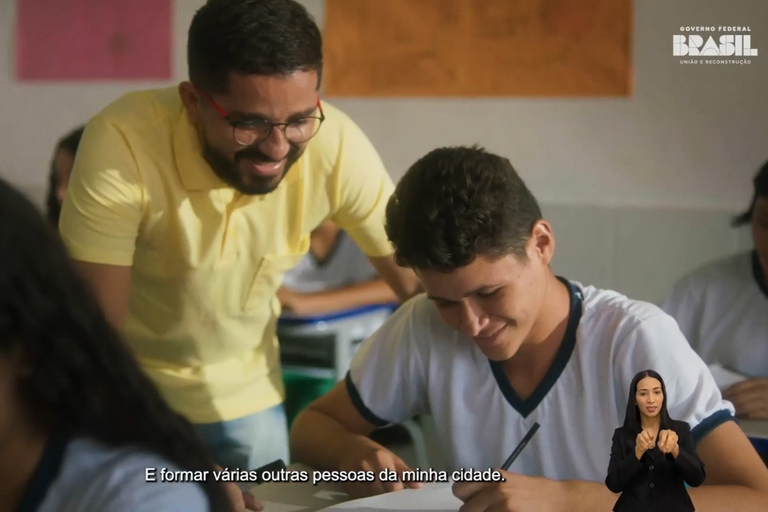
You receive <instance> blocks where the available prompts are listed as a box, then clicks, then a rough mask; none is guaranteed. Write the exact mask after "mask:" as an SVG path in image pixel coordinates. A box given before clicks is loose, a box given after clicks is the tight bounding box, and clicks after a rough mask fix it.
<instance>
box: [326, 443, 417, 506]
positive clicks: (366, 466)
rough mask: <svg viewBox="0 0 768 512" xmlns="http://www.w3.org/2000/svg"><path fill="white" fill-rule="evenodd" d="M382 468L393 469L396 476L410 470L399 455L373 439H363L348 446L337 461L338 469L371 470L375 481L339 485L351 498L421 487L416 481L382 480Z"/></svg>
mask: <svg viewBox="0 0 768 512" xmlns="http://www.w3.org/2000/svg"><path fill="white" fill-rule="evenodd" d="M384 469H390V470H392V471H395V472H396V473H397V474H398V476H400V475H402V473H403V471H410V470H411V469H410V468H409V467H408V465H407V464H406V463H405V462H403V460H402V459H401V458H400V457H398V456H397V455H395V454H394V453H392V452H391V451H389V450H387V449H386V448H384V447H383V446H381V445H379V444H377V443H375V442H373V441H370V440H365V441H364V442H361V443H360V444H359V445H358V446H354V447H350V449H349V450H348V451H347V453H346V455H345V456H344V457H343V458H342V459H341V461H340V462H339V470H340V471H373V472H374V474H375V475H376V479H375V481H373V482H343V483H342V484H341V487H342V489H344V491H345V492H346V493H347V494H349V496H350V497H352V498H365V497H368V496H374V495H376V494H384V493H387V492H393V491H401V490H403V489H405V488H409V489H418V488H419V487H421V484H420V483H418V482H402V481H397V482H382V481H381V480H380V479H379V472H381V471H382V470H384Z"/></svg>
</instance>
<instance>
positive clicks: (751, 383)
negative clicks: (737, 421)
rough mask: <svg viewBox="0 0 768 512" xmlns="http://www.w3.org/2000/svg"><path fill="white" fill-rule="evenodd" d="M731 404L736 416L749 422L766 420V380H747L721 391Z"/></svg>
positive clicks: (767, 401) (767, 398) (767, 391)
mask: <svg viewBox="0 0 768 512" xmlns="http://www.w3.org/2000/svg"><path fill="white" fill-rule="evenodd" d="M723 398H725V399H726V400H728V401H729V402H731V403H732V404H733V407H734V408H735V409H736V416H738V417H740V418H745V419H749V420H768V379H749V380H745V381H744V382H739V383H738V384H734V385H733V386H731V387H729V388H728V389H726V390H725V391H723Z"/></svg>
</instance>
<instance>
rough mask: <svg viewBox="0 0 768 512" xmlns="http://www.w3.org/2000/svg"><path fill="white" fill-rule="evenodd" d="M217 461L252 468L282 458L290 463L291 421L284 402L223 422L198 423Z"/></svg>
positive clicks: (240, 468) (223, 464)
mask: <svg viewBox="0 0 768 512" xmlns="http://www.w3.org/2000/svg"><path fill="white" fill-rule="evenodd" d="M195 427H196V428H197V431H198V432H199V433H200V435H201V436H202V437H203V441H205V444H206V446H207V447H208V450H209V451H210V452H211V455H212V456H213V460H214V462H216V464H218V465H219V466H221V467H223V468H229V469H239V470H251V469H258V468H260V467H261V466H264V465H266V464H269V463H270V462H274V461H276V460H277V459H282V460H283V461H284V462H285V463H286V464H288V462H289V461H288V456H289V454H288V421H287V420H286V417H285V408H284V407H283V405H282V404H280V405H277V406H275V407H272V408H271V409H267V410H265V411H261V412H257V413H256V414H251V415H250V416H244V417H242V418H238V419H236V420H231V421H222V422H220V423H205V424H197V425H195Z"/></svg>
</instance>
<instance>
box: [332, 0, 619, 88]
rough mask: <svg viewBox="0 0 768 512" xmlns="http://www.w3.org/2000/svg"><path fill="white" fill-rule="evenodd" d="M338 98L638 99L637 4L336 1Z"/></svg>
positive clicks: (590, 0) (600, 0)
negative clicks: (634, 60) (634, 61)
mask: <svg viewBox="0 0 768 512" xmlns="http://www.w3.org/2000/svg"><path fill="white" fill-rule="evenodd" d="M325 5H326V10H325V33H324V45H325V63H326V64H325V69H326V70H325V72H324V79H323V80H324V82H325V83H324V92H325V94H326V95H328V96H346V97H355V96H357V97H371V96H401V97H402V96H406V97H407V96H411V97H413V96H431V97H435V96H465V97H466V96H629V94H630V92H631V86H632V66H631V32H632V12H633V6H632V0H579V1H575V0H326V2H325Z"/></svg>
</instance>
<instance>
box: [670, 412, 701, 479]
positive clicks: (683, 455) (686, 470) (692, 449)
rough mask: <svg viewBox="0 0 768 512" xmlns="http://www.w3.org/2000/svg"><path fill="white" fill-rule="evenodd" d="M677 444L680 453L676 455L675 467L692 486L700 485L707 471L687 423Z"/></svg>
mask: <svg viewBox="0 0 768 512" xmlns="http://www.w3.org/2000/svg"><path fill="white" fill-rule="evenodd" d="M677 444H678V453H677V457H675V467H677V470H678V471H679V472H680V474H681V475H682V477H683V480H685V483H687V484H688V485H690V486H691V487H698V486H700V485H701V484H703V483H704V478H705V477H706V472H705V471H704V463H703V462H701V459H700V458H699V456H698V454H697V453H696V444H695V443H694V442H693V436H692V435H691V429H690V427H689V426H688V425H687V424H686V425H685V429H684V430H683V431H682V432H680V440H679V441H678V443H677Z"/></svg>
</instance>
